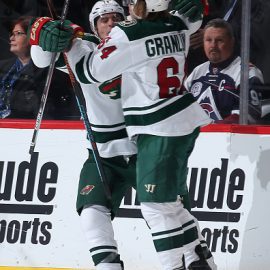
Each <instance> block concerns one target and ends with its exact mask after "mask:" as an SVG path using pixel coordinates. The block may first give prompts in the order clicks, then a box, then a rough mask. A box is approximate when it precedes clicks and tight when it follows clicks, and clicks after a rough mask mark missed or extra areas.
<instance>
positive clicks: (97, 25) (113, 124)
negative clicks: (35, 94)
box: [31, 0, 137, 270]
mask: <svg viewBox="0 0 270 270" xmlns="http://www.w3.org/2000/svg"><path fill="white" fill-rule="evenodd" d="M123 19H124V11H123V9H122V7H121V6H119V5H118V4H117V3H116V2H115V1H113V0H108V1H98V2H97V3H96V4H95V5H94V6H93V8H92V11H91V12H90V14H89V21H90V27H91V29H92V31H93V32H94V33H95V34H96V36H97V37H98V38H100V39H102V38H104V37H106V36H107V34H108V33H109V32H110V31H111V29H112V27H113V26H114V24H115V22H116V21H122V20H123ZM88 38H89V39H91V41H96V42H97V43H99V42H100V40H99V39H98V38H95V37H93V36H90V37H88ZM82 42H83V45H84V46H86V47H88V48H89V49H91V50H93V48H94V47H95V46H96V44H95V43H93V42H92V43H90V42H89V41H87V40H83V41H82ZM31 55H32V58H33V61H34V63H35V64H36V65H38V66H39V67H41V66H47V65H48V64H49V62H50V58H51V53H48V52H45V51H43V50H42V49H41V48H40V47H38V46H32V50H31ZM62 60H63V59H62V58H61V55H60V57H59V59H58V61H57V63H56V65H57V67H58V68H59V69H60V70H65V66H63V65H62V64H61V63H63V61H62ZM120 85H121V77H120V76H118V77H116V78H114V79H112V80H109V81H107V82H105V83H102V84H85V83H83V82H81V83H80V86H81V88H82V91H83V94H84V98H85V102H86V107H87V114H88V118H89V120H90V122H91V126H92V130H93V132H94V139H95V141H96V143H97V147H98V151H99V154H100V156H101V159H102V165H103V168H104V171H105V175H106V179H107V181H108V182H109V186H110V191H111V195H112V200H111V201H109V200H108V199H107V198H106V195H105V192H104V190H103V185H102V183H101V180H100V177H99V174H98V171H97V168H96V163H95V159H94V157H93V153H92V151H91V149H89V157H88V159H87V160H86V161H85V163H84V165H83V167H82V170H81V173H80V181H79V187H78V196H77V211H78V214H79V215H80V220H81V225H82V229H83V233H84V235H85V237H86V240H87V244H88V248H89V250H90V254H91V256H92V260H93V262H94V264H95V266H96V269H97V270H121V269H123V263H122V261H121V260H120V255H119V253H118V248H117V243H116V241H115V239H114V231H113V227H112V222H111V219H113V217H114V216H115V215H116V211H117V209H118V208H119V205H120V203H121V200H122V198H123V196H124V194H125V192H126V190H127V189H128V188H130V187H134V188H135V185H136V177H135V174H136V171H135V161H136V152H137V148H136V145H135V143H134V142H131V141H130V140H129V139H128V137H127V132H126V129H125V124H124V116H123V112H122V108H121V101H120V92H119V90H120ZM108 114H109V117H108ZM88 144H89V143H88Z"/></svg>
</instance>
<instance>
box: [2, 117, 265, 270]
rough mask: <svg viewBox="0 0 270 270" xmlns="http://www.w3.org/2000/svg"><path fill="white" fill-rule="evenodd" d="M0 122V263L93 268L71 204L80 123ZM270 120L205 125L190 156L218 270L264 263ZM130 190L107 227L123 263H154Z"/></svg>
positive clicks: (140, 267)
mask: <svg viewBox="0 0 270 270" xmlns="http://www.w3.org/2000/svg"><path fill="white" fill-rule="evenodd" d="M33 126H34V122H27V121H24V122H11V121H3V120H2V121H0V177H1V182H0V212H1V218H0V245H1V246H0V247H1V249H0V252H1V254H0V265H1V266H2V267H0V270H8V269H9V270H13V269H18V270H26V269H43V270H47V269H58V270H64V269H88V270H90V269H94V267H93V265H92V262H91V258H90V256H89V252H88V247H87V244H86V242H85V239H84V237H83V235H82V233H81V230H80V223H79V218H78V216H77V213H76V210H75V202H76V192H77V182H78V178H79V173H80V169H81V167H82V164H83V162H84V160H85V159H86V157H87V151H86V147H87V146H88V144H87V142H86V141H85V137H86V135H85V131H84V130H83V125H82V124H81V123H79V122H74V123H73V122H70V123H69V124H67V123H65V122H46V121H44V122H43V124H42V129H41V130H40V131H39V134H38V140H37V145H36V149H35V151H36V152H35V154H34V155H33V156H32V158H31V159H30V155H29V154H28V151H29V146H30V142H31V138H32V134H33ZM269 161H270V127H248V128H247V127H239V126H225V125H223V126H221V125H216V126H209V127H206V128H204V129H203V132H202V133H201V134H200V136H199V139H198V142H197V144H196V147H195V149H194V152H193V153H192V156H191V158H190V162H189V174H188V181H189V183H190V194H191V203H192V206H193V209H192V210H193V214H194V215H195V216H196V217H197V218H198V219H199V223H200V226H201V230H202V233H203V234H204V236H205V238H206V241H207V243H208V245H209V247H210V249H211V251H212V253H213V255H214V257H215V261H216V263H217V264H218V269H219V270H253V269H260V270H268V269H269V263H270V252H269V244H268V241H269V239H270V231H269V229H268V227H269V223H270V214H269V209H268V207H269V205H270V185H269V182H270V162H269ZM135 196H136V193H135V191H134V190H133V191H132V192H130V193H128V194H127V196H126V197H125V200H123V202H122V205H121V209H120V211H119V217H117V218H116V219H115V220H114V222H113V224H114V228H115V238H116V240H117V241H118V248H119V251H120V253H121V256H122V259H123V260H124V262H125V266H126V267H125V268H126V269H127V270H160V269H161V268H160V266H159V263H158V259H157V256H156V254H155V252H154V248H153V244H152V241H151V238H150V234H149V230H148V228H147V226H146V225H145V222H144V221H143V219H142V218H141V217H140V210H139V205H136V204H135Z"/></svg>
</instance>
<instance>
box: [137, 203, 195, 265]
mask: <svg viewBox="0 0 270 270" xmlns="http://www.w3.org/2000/svg"><path fill="white" fill-rule="evenodd" d="M141 211H142V214H143V217H144V219H145V221H146V222H147V224H148V226H149V227H150V229H151V233H152V238H153V242H154V245H155V248H156V251H157V253H158V256H159V259H160V262H161V264H162V266H163V270H171V269H181V267H183V262H182V256H183V252H184V248H185V249H186V248H188V249H192V250H194V247H195V246H196V245H198V244H199V240H198V234H197V229H196V224H195V222H194V220H193V216H192V215H191V214H190V213H189V212H188V211H187V210H186V209H184V208H183V204H182V203H181V202H180V201H177V202H171V203H148V202H147V203H145V202H142V203H141Z"/></svg>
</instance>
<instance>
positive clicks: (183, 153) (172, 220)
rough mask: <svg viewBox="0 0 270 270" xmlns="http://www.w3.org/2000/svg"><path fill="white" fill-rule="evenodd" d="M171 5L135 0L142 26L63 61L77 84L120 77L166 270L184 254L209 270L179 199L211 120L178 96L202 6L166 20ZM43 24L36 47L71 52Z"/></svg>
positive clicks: (78, 46)
mask: <svg viewBox="0 0 270 270" xmlns="http://www.w3.org/2000/svg"><path fill="white" fill-rule="evenodd" d="M169 2H170V1H166V0H138V1H137V3H136V4H135V6H134V11H135V13H136V15H137V16H139V17H141V18H142V20H138V21H132V22H123V23H120V24H118V25H117V26H116V27H114V28H113V29H112V31H111V33H110V35H109V36H108V37H107V38H105V39H104V40H103V42H102V43H101V44H100V45H99V46H98V48H97V49H95V50H94V51H93V50H91V49H89V47H88V46H85V45H84V44H83V41H82V40H80V39H76V40H75V41H74V42H73V44H72V47H71V49H70V50H69V52H68V53H67V55H68V58H69V61H70V64H71V67H72V69H73V71H74V72H75V73H76V77H77V79H78V80H79V81H80V82H81V83H86V84H87V83H89V84H91V83H97V82H102V81H106V80H108V79H111V78H114V77H115V76H117V75H118V74H122V91H121V98H122V106H123V110H124V115H125V122H126V125H127V131H128V135H129V137H130V138H131V139H133V138H135V137H136V138H137V143H138V162H137V192H138V196H139V200H140V202H141V209H142V213H143V216H144V219H145V220H146V222H147V224H148V226H149V227H150V229H151V233H152V236H153V241H154V245H155V248H156V250H157V252H158V256H159V258H160V261H161V264H162V266H163V269H166V270H167V269H168V270H171V269H175V270H176V269H185V268H184V265H183V262H182V257H183V253H184V250H189V251H190V258H191V257H192V260H191V261H190V262H187V267H188V269H198V270H199V269H200V270H208V269H210V268H209V266H208V264H207V263H206V261H205V260H204V258H203V257H201V256H198V254H197V253H196V252H195V251H194V250H195V247H197V246H199V239H198V232H197V229H196V224H195V221H194V219H193V217H192V215H191V214H190V213H189V212H188V211H187V210H186V209H184V207H183V204H182V201H181V200H180V197H179V195H183V194H186V193H187V189H186V176H187V161H188V157H189V155H190V153H191V152H192V149H193V147H194V144H195V141H196V138H197V136H198V134H199V127H200V126H202V125H206V124H208V123H210V122H211V121H210V119H209V118H208V117H207V116H206V114H205V113H204V112H203V110H202V109H201V107H200V106H199V105H198V104H197V103H196V102H195V100H194V99H193V97H192V96H191V95H190V94H187V95H182V93H181V84H182V81H183V79H184V76H185V73H184V61H185V57H186V53H187V45H188V37H189V35H190V34H191V33H193V32H194V31H196V30H197V29H198V27H199V26H200V24H201V20H200V18H201V13H202V9H201V5H200V1H199V0H193V1H185V0H184V1H183V2H188V5H189V4H190V5H189V10H192V13H193V15H194V16H191V17H192V20H193V22H190V21H188V20H187V18H184V20H181V19H180V18H179V14H178V13H175V16H171V15H169V13H168V12H167V9H168V4H169ZM67 23H68V22H67ZM48 24H49V26H50V27H46V25H45V27H44V26H43V27H42V26H41V27H40V32H41V33H40V35H39V34H38V35H36V39H37V42H38V44H39V45H40V46H41V47H42V48H43V49H44V50H49V51H62V50H63V49H69V48H70V44H69V41H70V39H71V38H72V37H71V36H70V37H68V36H67V35H66V34H67V32H66V29H59V27H58V26H59V24H58V26H57V23H48ZM53 24H54V25H53ZM66 25H67V24H66ZM48 28H49V30H48ZM66 28H68V27H66ZM181 29H182V30H181ZM180 30H181V31H180ZM68 31H69V30H68ZM65 32H66V33H65ZM44 36H46V39H45V38H44ZM194 258H195V259H196V260H195V261H194Z"/></svg>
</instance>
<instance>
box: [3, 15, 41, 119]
mask: <svg viewBox="0 0 270 270" xmlns="http://www.w3.org/2000/svg"><path fill="white" fill-rule="evenodd" d="M31 18H32V17H31V16H23V17H19V19H17V20H15V21H14V23H13V25H12V27H11V32H10V51H11V52H12V53H13V54H14V55H15V56H16V57H15V58H14V57H13V58H11V59H7V60H2V61H1V62H0V79H1V81H0V118H6V117H9V118H35V117H36V115H37V112H38V108H39V100H40V98H41V93H40V90H41V89H42V85H41V81H42V78H44V76H45V75H46V73H44V70H38V69H37V68H35V66H34V65H33V63H32V61H31V57H30V45H29V44H28V41H27V33H26V31H27V26H28V23H29V21H30V20H31ZM34 74H35V76H34Z"/></svg>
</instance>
